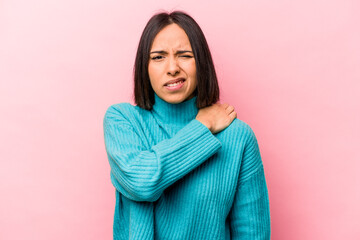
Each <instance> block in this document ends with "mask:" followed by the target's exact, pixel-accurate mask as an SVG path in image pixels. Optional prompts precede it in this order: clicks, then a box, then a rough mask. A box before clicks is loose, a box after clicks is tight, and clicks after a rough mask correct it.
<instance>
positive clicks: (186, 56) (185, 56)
mask: <svg viewBox="0 0 360 240" xmlns="http://www.w3.org/2000/svg"><path fill="white" fill-rule="evenodd" d="M180 57H184V58H192V57H193V56H190V55H181V56H180Z"/></svg>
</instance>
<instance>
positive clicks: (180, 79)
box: [164, 78, 185, 86]
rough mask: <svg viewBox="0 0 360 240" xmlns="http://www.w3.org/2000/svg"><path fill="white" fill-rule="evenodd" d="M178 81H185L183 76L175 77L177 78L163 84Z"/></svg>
mask: <svg viewBox="0 0 360 240" xmlns="http://www.w3.org/2000/svg"><path fill="white" fill-rule="evenodd" d="M178 81H184V82H185V78H177V79H173V80H170V81H167V82H166V83H165V84H164V86H166V85H167V84H172V83H176V82H178Z"/></svg>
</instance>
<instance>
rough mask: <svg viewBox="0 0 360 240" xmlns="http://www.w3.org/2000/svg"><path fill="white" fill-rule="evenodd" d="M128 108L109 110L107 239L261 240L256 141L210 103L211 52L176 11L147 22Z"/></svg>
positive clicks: (229, 109) (264, 208) (263, 219)
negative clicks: (112, 195) (111, 191)
mask: <svg viewBox="0 0 360 240" xmlns="http://www.w3.org/2000/svg"><path fill="white" fill-rule="evenodd" d="M134 80H135V82H134V95H135V102H136V106H133V105H131V104H129V103H121V104H115V105H112V106H110V107H109V109H108V110H107V112H106V114H105V117H104V137H105V145H106V151H107V155H108V159H109V163H110V167H111V181H112V184H113V185H114V187H115V188H116V206H115V215H114V225H113V231H114V232H113V234H114V239H142V240H143V239H269V238H270V214H269V202H268V192H267V187H266V182H265V177H264V170H263V165H262V161H261V157H260V152H259V148H258V144H257V140H256V137H255V135H254V133H253V131H252V130H251V128H250V127H249V126H248V125H247V124H246V123H244V122H242V121H241V120H239V119H237V118H236V112H235V111H234V107H233V106H231V105H229V104H220V103H218V99H219V87H218V83H217V78H216V74H215V69H214V65H213V62H212V59H211V54H210V51H209V48H208V45H207V43H206V40H205V37H204V35H203V33H202V31H201V29H200V27H199V26H198V25H197V23H196V22H195V21H194V19H192V18H191V17H190V16H189V15H187V14H185V13H183V12H179V11H176V12H172V13H170V14H167V13H160V14H157V15H154V16H153V17H152V18H151V19H150V20H149V22H148V23H147V25H146V27H145V29H144V31H143V34H142V36H141V39H140V43H139V47H138V51H137V55H136V60H135V67H134Z"/></svg>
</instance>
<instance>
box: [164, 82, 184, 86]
mask: <svg viewBox="0 0 360 240" xmlns="http://www.w3.org/2000/svg"><path fill="white" fill-rule="evenodd" d="M182 82H183V81H178V82H176V83H171V84H166V86H168V87H174V86H177V85H179V84H180V83H182Z"/></svg>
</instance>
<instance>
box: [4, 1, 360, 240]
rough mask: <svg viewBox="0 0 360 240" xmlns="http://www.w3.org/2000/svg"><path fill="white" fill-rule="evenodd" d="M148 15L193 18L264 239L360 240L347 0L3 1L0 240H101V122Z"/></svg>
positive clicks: (108, 220)
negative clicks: (238, 127)
mask: <svg viewBox="0 0 360 240" xmlns="http://www.w3.org/2000/svg"><path fill="white" fill-rule="evenodd" d="M159 9H165V10H172V9H178V10H185V11H187V12H188V13H190V14H191V15H192V16H193V17H194V18H195V19H196V20H197V21H198V23H199V24H200V26H201V27H202V29H203V31H204V33H205V35H206V37H207V39H208V42H209V45H210V48H211V50H212V53H213V57H214V61H215V64H216V69H217V72H218V75H219V80H220V85H221V94H222V101H226V102H229V103H231V104H233V105H234V106H235V107H236V110H237V112H238V117H239V118H240V119H242V120H243V121H245V122H247V123H248V124H249V125H250V126H251V127H252V128H253V130H254V131H255V134H256V136H257V138H258V141H259V144H260V150H261V154H262V158H263V162H264V165H265V174H266V178H267V183H268V189H269V197H270V208H271V220H272V239H275V240H277V239H292V240H304V239H327V240H333V239H360V227H359V224H360V222H359V219H360V204H359V203H360V191H359V189H360V187H359V186H360V176H359V174H358V173H359V169H360V161H359V160H360V153H359V146H360V127H359V123H360V97H359V92H360V91H359V90H360V83H359V82H360V81H359V80H360V44H359V42H360V28H359V26H358V25H359V23H360V17H359V16H360V15H359V11H360V4H359V1H357V0H327V1H322V0H302V1H284V0H278V1H263V0H260V1H232V2H231V1H221V4H219V1H213V2H209V1H208V0H203V1H196V2H195V1H193V0H183V1H169V0H163V1H132V3H130V1H126V3H125V1H114V0H113V1H100V0H91V1H84V0H82V1H81V0H75V1H74V0H62V1H46V0H35V1H25V0H23V1H21V0H11V1H10V0H2V1H0V112H1V118H0V132H1V135H0V146H1V151H0V160H1V167H0V194H1V197H0V239H12V240H13V239H41V240H42V239H53V240H57V239H94V240H95V239H111V237H112V220H113V219H112V216H113V210H114V205H115V203H114V200H115V199H114V188H113V187H112V185H111V183H110V177H109V171H110V168H109V166H108V162H107V158H106V154H105V147H104V143H103V132H102V131H103V130H102V120H103V115H104V113H105V110H106V108H107V107H108V106H109V105H111V104H113V103H118V102H123V101H132V99H131V95H132V91H131V89H132V82H131V79H132V66H133V62H134V56H135V51H136V47H137V43H138V40H139V37H140V34H141V31H142V30H143V28H144V26H145V23H146V22H147V20H148V19H149V18H150V17H151V16H152V15H153V14H154V13H156V12H157V11H158V10H159Z"/></svg>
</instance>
